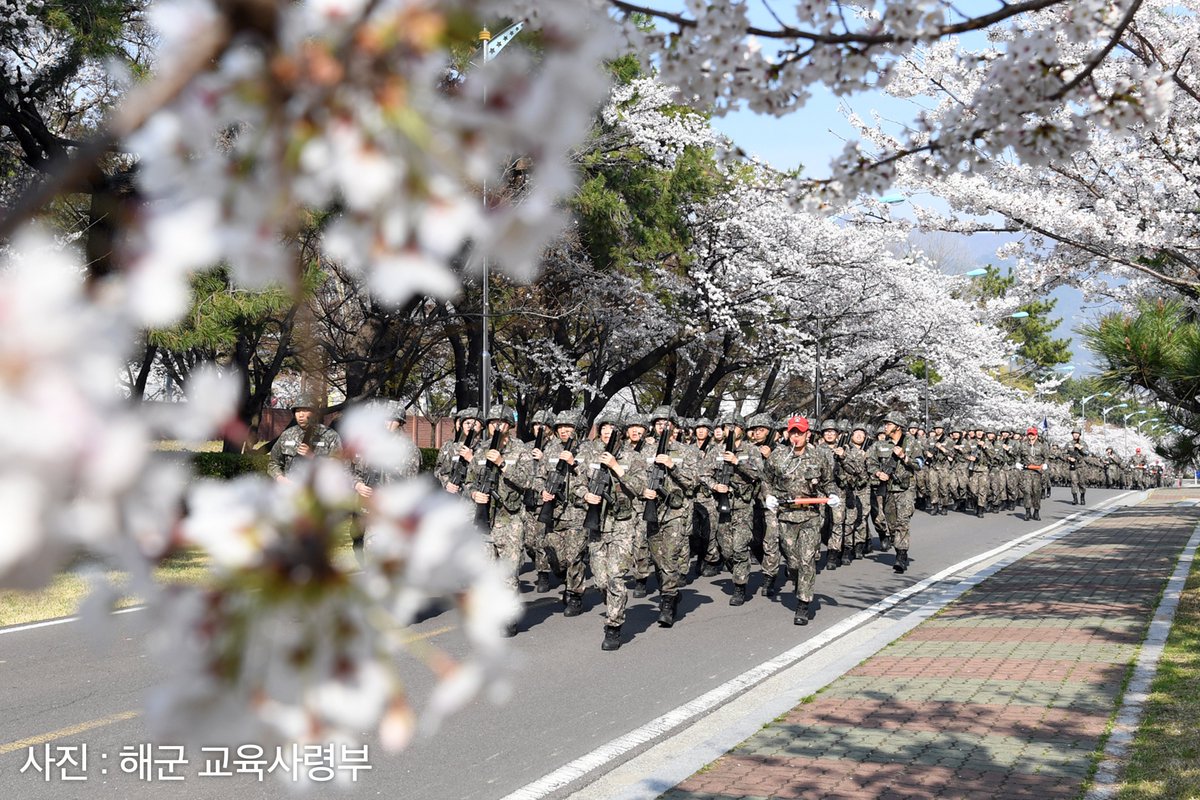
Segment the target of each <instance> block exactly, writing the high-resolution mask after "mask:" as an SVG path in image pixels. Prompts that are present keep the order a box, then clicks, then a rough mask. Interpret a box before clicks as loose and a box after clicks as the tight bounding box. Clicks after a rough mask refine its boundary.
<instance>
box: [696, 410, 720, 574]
mask: <svg viewBox="0 0 1200 800" xmlns="http://www.w3.org/2000/svg"><path fill="white" fill-rule="evenodd" d="M711 427H712V426H709V428H710V430H711ZM721 449H722V448H721V446H720V445H719V444H717V443H716V442H715V441H714V440H713V439H712V437H711V436H710V437H709V438H708V440H706V441H705V443H704V446H703V448H699V447H698V448H696V491H695V494H694V497H695V506H694V508H695V510H694V511H693V514H694V515H695V524H696V527H697V535H698V536H699V537H700V539H701V541H702V542H703V550H702V555H701V560H702V561H703V562H704V563H703V564H702V565H700V566H701V569H702V570H703V571H702V573H701V574H708V575H715V574H716V573H717V570H718V569H719V568H720V563H721V548H720V547H719V546H718V544H717V501H716V499H715V498H714V497H713V496H712V491H711V490H710V489H709V488H708V487H710V486H712V470H713V466H714V464H713V459H712V454H713V453H715V452H716V451H718V450H721Z"/></svg>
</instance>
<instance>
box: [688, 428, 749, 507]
mask: <svg viewBox="0 0 1200 800" xmlns="http://www.w3.org/2000/svg"><path fill="white" fill-rule="evenodd" d="M725 451H726V448H725V446H724V445H723V443H719V442H713V443H712V444H711V445H709V447H708V451H707V455H706V460H707V464H706V465H705V467H704V469H703V473H704V475H705V485H706V486H708V488H709V490H710V491H711V490H712V487H714V486H716V485H717V483H718V479H717V477H718V474H719V473H720V472H721V469H722V467H721V465H722V464H723V463H725ZM730 451H731V452H733V453H734V454H736V455H737V458H738V463H737V466H733V465H730V470H729V483H728V484H727V485H728V486H729V491H730V493H731V494H732V495H733V498H734V500H735V501H737V502H738V503H739V504H740V505H743V506H744V505H746V504H749V503H751V502H753V501H754V499H755V497H756V495H757V493H758V482H759V481H760V480H761V479H762V463H763V459H762V455H761V453H760V452H759V449H758V445H755V444H751V443H750V442H748V441H746V440H745V439H743V440H742V441H740V442H738V444H737V447H734V448H730ZM713 496H714V497H715V496H716V493H715V492H713Z"/></svg>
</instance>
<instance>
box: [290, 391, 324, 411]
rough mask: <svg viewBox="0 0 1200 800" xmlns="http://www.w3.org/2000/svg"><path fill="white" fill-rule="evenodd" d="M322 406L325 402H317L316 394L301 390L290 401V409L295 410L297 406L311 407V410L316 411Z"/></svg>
mask: <svg viewBox="0 0 1200 800" xmlns="http://www.w3.org/2000/svg"><path fill="white" fill-rule="evenodd" d="M324 407H325V404H324V403H318V402H317V396H316V395H315V394H313V393H312V392H301V393H300V394H299V395H297V397H296V399H295V400H293V401H292V406H291V408H292V411H295V410H296V409H297V408H311V409H312V410H313V411H317V410H319V409H322V408H324Z"/></svg>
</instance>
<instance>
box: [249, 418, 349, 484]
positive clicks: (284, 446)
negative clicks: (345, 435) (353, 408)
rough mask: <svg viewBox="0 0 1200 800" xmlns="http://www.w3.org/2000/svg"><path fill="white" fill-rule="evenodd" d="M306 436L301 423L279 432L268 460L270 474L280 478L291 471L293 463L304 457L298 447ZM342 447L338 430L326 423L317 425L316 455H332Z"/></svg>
mask: <svg viewBox="0 0 1200 800" xmlns="http://www.w3.org/2000/svg"><path fill="white" fill-rule="evenodd" d="M304 437H305V430H304V428H301V427H300V426H299V425H292V426H291V427H290V428H288V429H287V430H285V431H284V432H283V433H281V434H279V438H278V439H276V440H275V444H274V446H272V447H271V456H270V458H269V460H268V461H267V474H268V475H270V476H271V477H272V478H278V477H279V476H280V475H287V474H288V473H289V472H291V469H292V464H293V463H294V462H295V461H296V459H297V458H303V457H304V456H299V455H297V454H296V448H297V447H299V446H300V444H301V442H303V441H304ZM341 447H342V437H340V436H338V434H337V431H335V430H333V429H332V428H327V427H326V426H324V425H320V424H318V425H317V429H316V431H315V432H313V434H312V449H313V453H314V454H315V455H318V456H331V455H333V454H334V453H336V452H337V451H338V450H340V449H341Z"/></svg>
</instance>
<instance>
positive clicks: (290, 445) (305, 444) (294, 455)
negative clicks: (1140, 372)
mask: <svg viewBox="0 0 1200 800" xmlns="http://www.w3.org/2000/svg"><path fill="white" fill-rule="evenodd" d="M323 407H324V406H323V404H321V403H318V402H317V399H316V397H315V396H313V395H311V394H302V395H300V397H298V398H297V399H296V402H295V403H293V404H292V417H293V419H294V420H295V423H296V424H295V425H292V426H291V427H289V428H287V429H286V430H285V431H284V432H283V433H281V434H279V438H278V439H276V440H275V444H273V445H272V446H271V455H270V456H269V459H268V461H267V474H268V475H270V476H271V477H272V478H274V479H275V480H277V481H280V482H281V483H290V482H291V479H290V478H289V477H288V475H289V473H290V472H291V471H292V467H293V466H295V465H296V464H297V463H299V462H297V460H296V459H304V460H311V459H314V458H316V457H317V456H331V455H333V454H334V453H336V452H337V451H338V450H340V449H341V448H342V437H340V436H338V434H337V431H335V430H333V429H332V428H328V427H326V426H325V425H322V424H321V412H322V409H323ZM1138 452H1141V451H1140V450H1139V451H1138Z"/></svg>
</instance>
